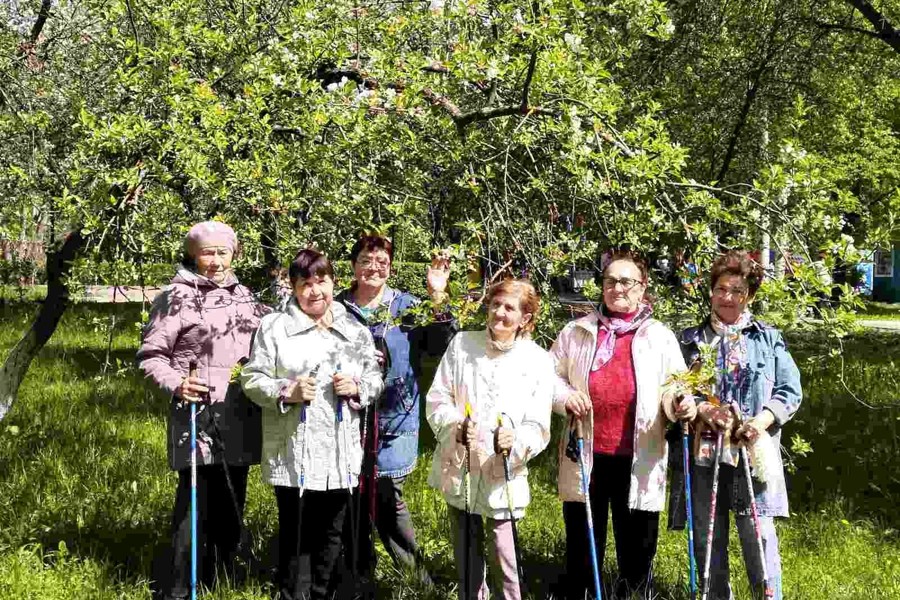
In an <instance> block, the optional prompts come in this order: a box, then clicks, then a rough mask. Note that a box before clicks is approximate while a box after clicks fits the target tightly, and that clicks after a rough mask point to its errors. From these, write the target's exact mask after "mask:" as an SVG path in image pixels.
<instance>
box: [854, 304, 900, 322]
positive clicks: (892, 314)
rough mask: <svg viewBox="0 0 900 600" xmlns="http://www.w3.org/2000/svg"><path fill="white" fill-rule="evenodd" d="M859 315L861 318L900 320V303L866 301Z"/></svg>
mask: <svg viewBox="0 0 900 600" xmlns="http://www.w3.org/2000/svg"><path fill="white" fill-rule="evenodd" d="M857 317H858V318H859V319H871V320H878V321H885V320H887V321H900V304H891V303H888V302H866V304H865V307H864V308H863V310H861V311H860V312H859V313H858V314H857Z"/></svg>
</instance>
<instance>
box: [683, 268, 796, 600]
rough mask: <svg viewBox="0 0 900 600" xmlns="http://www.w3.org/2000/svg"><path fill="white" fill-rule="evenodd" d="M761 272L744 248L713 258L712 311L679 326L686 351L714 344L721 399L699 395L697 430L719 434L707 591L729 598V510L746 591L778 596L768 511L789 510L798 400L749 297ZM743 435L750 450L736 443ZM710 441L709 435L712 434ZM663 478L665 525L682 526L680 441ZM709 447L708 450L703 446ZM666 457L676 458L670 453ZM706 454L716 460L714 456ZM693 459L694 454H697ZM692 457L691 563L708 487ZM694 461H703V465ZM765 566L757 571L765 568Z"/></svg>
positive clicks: (784, 360)
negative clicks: (785, 437)
mask: <svg viewBox="0 0 900 600" xmlns="http://www.w3.org/2000/svg"><path fill="white" fill-rule="evenodd" d="M762 279H763V270H762V267H761V266H760V265H758V264H757V263H755V262H754V261H753V260H752V259H751V258H750V256H749V255H748V254H747V253H746V252H738V251H731V252H728V253H727V254H724V255H722V256H720V257H719V258H718V259H717V260H716V261H715V263H713V266H712V269H711V272H710V284H711V287H712V312H711V313H710V315H709V318H708V319H707V320H706V321H705V322H704V323H702V324H701V325H700V326H698V327H692V328H689V329H686V330H685V331H684V332H682V334H681V344H682V351H683V353H684V357H685V360H686V361H687V362H688V363H689V364H692V365H693V364H694V363H695V362H697V361H698V360H699V359H700V345H701V344H707V345H712V346H715V347H716V348H717V353H716V354H717V364H716V372H717V373H718V376H717V381H716V392H717V396H719V399H720V400H721V403H722V405H721V406H715V405H714V404H713V403H711V402H709V401H703V402H700V404H699V405H698V407H697V410H698V413H699V415H700V425H699V426H698V428H697V429H698V435H699V436H700V437H701V439H703V434H702V429H706V430H712V431H713V432H714V433H716V432H718V431H724V432H725V433H726V437H725V440H726V442H728V443H726V444H724V448H725V452H724V453H723V459H722V464H721V465H720V467H719V469H720V470H719V489H718V495H717V502H716V511H717V513H716V522H715V528H714V531H713V548H712V552H713V555H712V557H711V558H712V560H711V570H710V595H709V597H710V598H715V599H723V600H727V599H728V598H731V597H732V595H731V587H730V585H729V581H728V579H729V577H728V530H729V524H728V520H729V516H728V513H729V509H731V510H734V513H735V521H736V522H737V529H738V534H739V537H740V540H741V548H742V550H743V554H744V564H745V566H746V569H747V575H748V578H749V580H750V585H751V588H752V589H753V590H754V593H756V592H757V590H760V589H761V588H766V594H765V597H766V598H775V599H776V600H780V599H781V597H782V596H781V558H780V557H779V553H778V537H777V535H776V533H775V522H774V517H787V516H788V500H787V491H786V489H785V482H784V466H783V463H782V460H781V452H780V448H781V445H780V443H781V428H782V427H783V426H784V424H785V423H787V422H788V421H789V420H790V419H791V418H792V417H793V416H794V414H795V413H796V412H797V409H798V408H799V407H800V401H801V399H802V391H801V388H800V372H799V371H798V369H797V366H796V364H795V363H794V360H793V359H792V358H791V355H790V353H789V352H788V351H787V347H786V346H785V343H784V338H783V337H782V335H781V333H780V332H779V331H778V330H777V329H775V328H774V327H771V326H769V325H766V324H765V323H762V322H760V321H758V320H756V318H755V317H754V316H753V313H751V312H750V309H749V306H750V303H751V302H752V301H753V297H754V295H755V294H756V291H757V290H758V289H759V286H760V284H761V283H762ZM731 442H739V443H740V444H748V448H749V454H748V453H744V452H741V451H740V450H739V447H738V444H732V443H731ZM712 443H715V437H712ZM677 454H678V455H679V457H678V458H679V459H678V460H677V462H675V461H673V464H677V465H678V469H677V470H676V471H675V473H674V477H673V482H672V486H671V492H670V493H671V498H670V506H669V514H670V519H671V522H670V526H671V527H672V528H678V529H680V528H682V527H683V526H684V522H685V520H686V517H685V505H684V501H683V500H682V499H681V494H680V493H676V492H680V490H683V489H684V488H683V486H682V485H680V484H679V483H678V482H677V481H675V480H676V479H680V478H682V477H683V473H682V472H681V471H682V469H681V465H682V461H681V458H680V456H681V448H680V446H677ZM705 454H706V455H708V454H710V453H709V452H707V453H705ZM748 456H749V457H753V458H754V459H756V460H751V461H750V462H751V463H753V472H752V475H751V480H752V489H753V496H754V499H755V500H756V509H757V512H758V514H759V533H760V537H761V543H762V547H763V557H764V560H765V570H763V568H762V567H763V565H762V564H761V562H760V557H759V543H758V542H757V539H756V531H755V527H754V524H753V519H752V515H751V508H750V493H749V490H750V487H749V482H748V481H747V477H746V473H747V470H746V469H745V466H744V463H743V461H744V459H745V458H748ZM673 458H674V457H673ZM713 460H714V459H713ZM695 461H696V462H695ZM695 461H691V462H692V469H691V476H692V478H693V479H692V484H693V490H692V499H693V514H694V530H695V531H697V532H700V533H701V535H696V536H695V537H694V539H695V542H694V543H695V544H696V549H697V562H698V564H700V565H702V564H704V560H705V556H706V534H705V532H706V531H707V530H708V527H709V503H710V500H711V495H712V482H713V476H712V473H713V464H711V461H702V459H700V458H699V457H698V458H696V459H695ZM700 462H706V463H707V464H704V465H703V466H701V465H700V464H698V463H700ZM764 573H765V577H764V576H763V575H764Z"/></svg>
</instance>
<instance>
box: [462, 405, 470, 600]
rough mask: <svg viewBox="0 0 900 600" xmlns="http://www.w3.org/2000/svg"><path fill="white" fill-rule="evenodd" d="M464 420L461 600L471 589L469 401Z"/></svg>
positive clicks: (467, 596)
mask: <svg viewBox="0 0 900 600" xmlns="http://www.w3.org/2000/svg"><path fill="white" fill-rule="evenodd" d="M465 416H466V418H465V420H464V421H463V443H464V444H466V459H465V460H466V463H465V468H466V474H465V478H464V480H463V484H464V485H465V486H466V516H465V519H466V535H465V542H466V543H465V545H464V546H465V556H464V557H463V581H464V582H465V586H466V589H465V591H464V592H463V598H465V600H469V592H470V590H471V589H472V585H471V584H472V572H471V571H472V570H471V569H470V568H469V554H471V552H472V528H471V527H470V526H469V521H471V516H472V515H471V511H472V477H471V466H472V463H471V461H470V460H469V444H468V435H469V424H470V423H471V422H472V405H471V404H469V401H468V400H467V401H466V407H465Z"/></svg>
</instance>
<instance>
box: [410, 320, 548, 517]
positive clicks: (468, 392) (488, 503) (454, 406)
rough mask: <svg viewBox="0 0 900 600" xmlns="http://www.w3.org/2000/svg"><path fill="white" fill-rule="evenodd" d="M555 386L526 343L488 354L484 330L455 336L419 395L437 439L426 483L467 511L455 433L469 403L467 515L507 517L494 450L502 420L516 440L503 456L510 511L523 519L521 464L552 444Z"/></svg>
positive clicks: (544, 359)
mask: <svg viewBox="0 0 900 600" xmlns="http://www.w3.org/2000/svg"><path fill="white" fill-rule="evenodd" d="M555 382H556V375H555V374H554V372H553V362H552V360H551V359H550V355H549V354H548V353H547V351H546V350H544V349H543V348H541V347H540V346H538V345H537V344H535V343H534V342H533V341H531V340H526V339H522V340H519V341H518V342H516V345H515V346H514V347H513V348H512V349H511V350H509V351H508V352H502V353H501V352H496V351H493V350H488V348H487V332H486V331H466V332H461V333H458V334H457V335H456V337H455V338H453V341H452V342H451V343H450V347H449V348H448V349H447V352H446V353H445V354H444V357H443V358H442V359H441V364H440V366H439V367H438V370H437V373H436V374H435V377H434V382H433V383H432V385H431V389H430V390H428V395H427V396H426V398H425V416H426V418H427V419H428V424H429V425H430V426H431V429H432V430H433V431H434V434H435V437H436V438H437V442H438V447H437V448H436V449H435V451H434V459H433V461H432V467H431V474H430V476H429V478H428V482H429V484H430V485H431V486H432V487H434V488H436V489H438V490H440V491H441V492H442V493H443V495H444V498H445V499H446V501H447V503H448V504H449V505H450V506H453V507H454V508H457V509H460V510H463V509H465V503H466V489H465V485H464V479H465V478H464V472H465V470H464V468H463V463H464V462H465V454H466V453H465V447H464V446H463V445H462V444H460V443H458V442H457V441H456V433H457V425H458V424H460V423H462V422H463V420H464V419H465V417H464V415H465V405H466V402H469V403H470V405H471V407H472V411H473V414H472V420H473V421H474V422H476V423H477V426H478V431H479V437H478V444H477V448H476V449H474V450H473V451H472V453H471V457H470V466H471V473H470V476H469V482H470V486H471V488H470V501H471V504H470V510H471V511H472V512H473V513H475V514H479V515H483V516H487V517H490V518H493V519H509V508H508V504H507V496H506V489H505V485H504V484H505V476H504V472H503V458H502V456H501V455H499V454H496V453H495V452H494V431H495V430H496V428H497V417H498V416H499V415H502V416H503V424H504V427H506V428H510V427H511V428H513V429H514V430H515V436H516V438H515V442H514V444H513V448H512V451H511V452H510V456H509V464H510V475H511V478H512V481H511V482H510V486H509V487H510V493H511V494H512V498H513V513H514V514H515V517H516V518H521V517H522V516H523V515H524V514H525V507H526V506H528V503H529V502H530V500H531V493H530V490H529V488H528V467H527V463H528V461H529V460H531V459H532V458H534V457H535V456H537V454H539V453H540V452H541V451H542V450H543V449H544V448H546V447H547V444H548V443H549V442H550V414H551V403H552V401H553V389H554V385H555Z"/></svg>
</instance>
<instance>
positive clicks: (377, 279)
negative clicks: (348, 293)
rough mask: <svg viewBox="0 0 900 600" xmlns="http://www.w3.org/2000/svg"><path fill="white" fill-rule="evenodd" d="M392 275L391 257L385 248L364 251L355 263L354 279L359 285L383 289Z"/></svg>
mask: <svg viewBox="0 0 900 600" xmlns="http://www.w3.org/2000/svg"><path fill="white" fill-rule="evenodd" d="M390 274H391V257H390V256H389V255H388V253H387V252H386V251H385V250H384V248H374V249H372V250H368V249H364V250H363V251H362V252H360V253H359V255H357V257H356V262H354V263H353V277H354V278H355V279H356V281H357V284H358V285H361V286H365V287H369V288H373V289H381V288H382V287H383V286H384V285H385V284H386V283H387V280H388V277H389V276H390Z"/></svg>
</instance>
